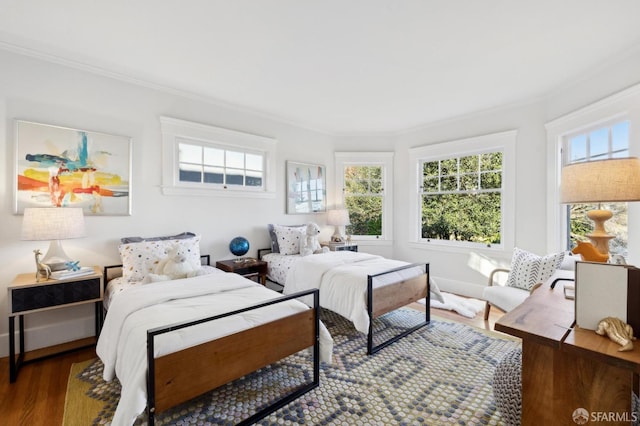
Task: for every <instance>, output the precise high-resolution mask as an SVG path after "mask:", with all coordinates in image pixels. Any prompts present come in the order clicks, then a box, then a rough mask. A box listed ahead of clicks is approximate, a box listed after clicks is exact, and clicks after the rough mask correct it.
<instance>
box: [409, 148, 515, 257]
mask: <svg viewBox="0 0 640 426" xmlns="http://www.w3.org/2000/svg"><path fill="white" fill-rule="evenodd" d="M502 158H503V155H502V152H501V151H496V152H488V153H482V154H473V155H467V156H464V157H450V158H445V159H442V160H430V161H421V162H420V164H421V167H420V168H421V170H422V186H421V187H420V193H421V194H420V195H421V203H422V232H421V233H422V238H425V239H439V240H452V241H469V242H474V243H483V244H486V245H491V244H500V242H501V223H502V217H501V216H502V208H501V206H502Z"/></svg>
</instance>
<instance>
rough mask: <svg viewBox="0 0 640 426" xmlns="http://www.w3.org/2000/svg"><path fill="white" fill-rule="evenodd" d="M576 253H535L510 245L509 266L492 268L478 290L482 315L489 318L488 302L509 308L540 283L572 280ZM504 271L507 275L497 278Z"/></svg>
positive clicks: (512, 307) (524, 297) (504, 309)
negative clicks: (482, 308)
mask: <svg viewBox="0 0 640 426" xmlns="http://www.w3.org/2000/svg"><path fill="white" fill-rule="evenodd" d="M580 259H581V257H580V256H570V255H569V254H568V253H556V254H553V255H548V256H544V257H540V256H536V255H534V254H532V253H528V252H526V251H524V250H520V249H518V248H516V249H514V255H513V258H512V261H511V268H496V269H494V270H493V271H491V273H490V274H489V282H488V285H487V286H486V287H485V288H484V290H483V292H482V298H483V299H484V300H485V302H486V304H485V309H484V319H485V320H488V319H489V312H490V310H491V306H495V307H496V308H498V309H500V310H502V311H504V312H509V311H511V310H512V309H514V308H515V307H516V306H518V305H519V304H521V303H522V302H524V300H525V299H526V298H527V297H529V295H530V294H531V293H532V292H534V291H535V290H536V289H537V288H538V287H540V286H541V285H542V284H545V283H548V284H549V285H550V286H551V288H553V287H555V285H556V283H557V282H559V281H573V280H574V277H575V262H576V261H577V260H580ZM502 274H507V279H506V280H504V279H499V278H500V277H501V276H503V277H504V275H502Z"/></svg>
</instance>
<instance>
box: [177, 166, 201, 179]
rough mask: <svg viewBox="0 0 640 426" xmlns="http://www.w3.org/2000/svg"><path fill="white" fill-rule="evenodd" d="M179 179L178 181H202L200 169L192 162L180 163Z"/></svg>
mask: <svg viewBox="0 0 640 426" xmlns="http://www.w3.org/2000/svg"><path fill="white" fill-rule="evenodd" d="M179 179H180V182H198V183H199V182H202V170H201V168H200V166H196V165H193V164H180V172H179Z"/></svg>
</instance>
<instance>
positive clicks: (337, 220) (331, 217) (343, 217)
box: [327, 209, 351, 226]
mask: <svg viewBox="0 0 640 426" xmlns="http://www.w3.org/2000/svg"><path fill="white" fill-rule="evenodd" d="M327 225H334V226H346V225H351V222H350V221H349V210H347V209H336V210H329V213H328V215H327Z"/></svg>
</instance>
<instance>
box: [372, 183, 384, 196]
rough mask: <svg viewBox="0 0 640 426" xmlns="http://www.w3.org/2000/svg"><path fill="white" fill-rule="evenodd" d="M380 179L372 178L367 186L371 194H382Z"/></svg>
mask: <svg viewBox="0 0 640 426" xmlns="http://www.w3.org/2000/svg"><path fill="white" fill-rule="evenodd" d="M382 189H383V188H382V181H379V180H372V181H371V185H370V187H369V192H370V193H371V194H382Z"/></svg>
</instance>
